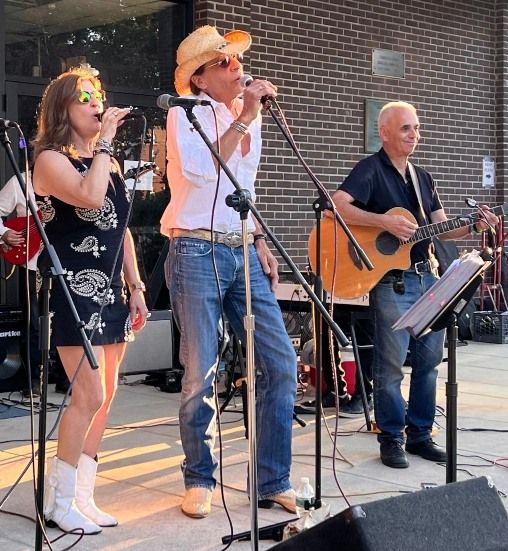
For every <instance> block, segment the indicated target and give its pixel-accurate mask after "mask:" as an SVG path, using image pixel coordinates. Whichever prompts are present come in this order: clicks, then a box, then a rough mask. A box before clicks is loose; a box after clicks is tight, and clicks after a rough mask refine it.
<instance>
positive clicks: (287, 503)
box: [258, 488, 296, 513]
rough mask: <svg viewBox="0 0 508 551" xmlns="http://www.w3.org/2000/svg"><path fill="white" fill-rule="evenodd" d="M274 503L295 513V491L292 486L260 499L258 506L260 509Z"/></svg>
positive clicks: (267, 507)
mask: <svg viewBox="0 0 508 551" xmlns="http://www.w3.org/2000/svg"><path fill="white" fill-rule="evenodd" d="M275 503H277V504H278V505H280V506H281V507H283V508H284V509H286V511H288V512H289V513H296V493H295V491H294V490H293V488H290V489H289V490H286V491H285V492H282V493H280V494H276V495H274V496H271V497H268V498H266V499H260V500H259V501H258V507H260V508H261V509H271V508H272V507H273V506H274V504H275Z"/></svg>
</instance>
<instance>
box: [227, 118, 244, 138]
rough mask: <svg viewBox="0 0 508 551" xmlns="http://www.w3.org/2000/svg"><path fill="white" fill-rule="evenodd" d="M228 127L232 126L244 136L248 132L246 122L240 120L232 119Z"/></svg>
mask: <svg viewBox="0 0 508 551" xmlns="http://www.w3.org/2000/svg"><path fill="white" fill-rule="evenodd" d="M230 128H232V129H233V130H236V131H237V132H240V134H242V136H245V135H246V134H248V132H249V127H248V126H247V125H246V124H243V122H240V121H237V120H234V121H233V122H232V123H231V125H230Z"/></svg>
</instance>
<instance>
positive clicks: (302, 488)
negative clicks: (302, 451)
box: [296, 476, 315, 518]
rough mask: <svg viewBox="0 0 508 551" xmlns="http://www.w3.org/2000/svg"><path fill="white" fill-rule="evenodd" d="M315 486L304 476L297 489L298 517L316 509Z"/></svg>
mask: <svg viewBox="0 0 508 551" xmlns="http://www.w3.org/2000/svg"><path fill="white" fill-rule="evenodd" d="M314 502H315V496H314V488H313V487H312V486H311V485H310V482H309V479H308V478H307V477H306V476H302V478H301V479H300V485H299V486H298V488H297V489H296V514H297V515H298V518H301V517H302V516H305V515H306V514H307V512H308V511H310V510H311V509H314Z"/></svg>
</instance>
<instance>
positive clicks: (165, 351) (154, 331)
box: [120, 310, 173, 375]
mask: <svg viewBox="0 0 508 551" xmlns="http://www.w3.org/2000/svg"><path fill="white" fill-rule="evenodd" d="M150 314H151V315H150V317H149V318H148V320H147V322H146V325H145V327H144V328H143V329H142V330H141V331H140V332H139V333H136V340H135V341H134V342H131V343H129V344H128V345H127V350H126V351H125V356H124V358H123V361H122V364H121V365H120V375H130V374H137V373H149V372H152V371H166V370H170V369H172V367H173V316H172V312H171V310H153V311H152V312H151V313H150Z"/></svg>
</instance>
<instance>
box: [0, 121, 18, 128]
mask: <svg viewBox="0 0 508 551" xmlns="http://www.w3.org/2000/svg"><path fill="white" fill-rule="evenodd" d="M17 126H18V123H17V122H14V121H10V120H8V119H0V130H7V129H8V128H17Z"/></svg>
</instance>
